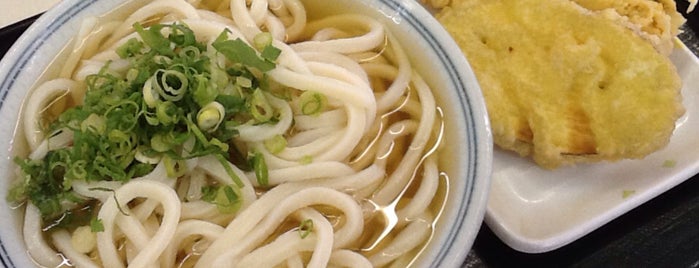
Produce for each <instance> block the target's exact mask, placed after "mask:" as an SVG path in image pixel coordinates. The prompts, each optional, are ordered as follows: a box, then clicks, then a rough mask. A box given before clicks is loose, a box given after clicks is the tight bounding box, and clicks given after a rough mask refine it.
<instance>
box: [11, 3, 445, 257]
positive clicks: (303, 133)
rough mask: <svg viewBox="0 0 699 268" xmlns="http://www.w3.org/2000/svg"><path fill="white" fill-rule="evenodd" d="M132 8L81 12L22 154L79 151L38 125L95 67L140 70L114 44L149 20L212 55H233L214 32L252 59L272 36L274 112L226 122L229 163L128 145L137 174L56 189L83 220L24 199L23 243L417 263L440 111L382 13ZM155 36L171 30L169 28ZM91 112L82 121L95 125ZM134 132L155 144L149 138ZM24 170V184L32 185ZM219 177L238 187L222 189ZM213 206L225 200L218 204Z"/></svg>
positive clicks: (38, 252) (434, 178)
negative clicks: (69, 220)
mask: <svg viewBox="0 0 699 268" xmlns="http://www.w3.org/2000/svg"><path fill="white" fill-rule="evenodd" d="M139 5H142V6H140V7H138V8H137V9H136V10H135V11H133V12H129V13H128V16H124V18H119V19H118V20H114V19H112V18H110V17H105V18H109V19H105V18H91V19H87V20H85V21H84V23H83V24H82V27H81V29H80V31H79V32H78V34H77V37H76V38H75V39H74V40H75V41H74V42H73V44H72V45H71V47H69V48H68V49H69V51H70V55H69V56H68V58H67V59H66V60H65V61H62V62H60V63H55V64H60V67H57V68H60V70H61V71H60V73H58V75H57V77H53V78H51V79H49V81H47V82H44V83H42V84H40V85H38V86H37V87H36V88H35V89H34V90H33V91H32V93H31V94H30V95H29V96H28V99H27V100H26V102H25V106H24V110H23V115H22V120H23V121H22V125H23V126H22V127H23V133H24V135H25V137H23V138H24V139H26V142H27V144H28V147H29V148H30V151H31V152H30V154H29V155H28V156H27V159H28V160H26V161H44V160H46V159H45V158H47V155H50V154H51V152H53V151H55V150H58V149H65V148H70V147H71V146H77V145H76V143H77V142H76V139H77V137H76V135H78V134H76V133H77V132H74V131H72V130H71V129H70V128H62V129H59V130H55V129H54V130H52V131H53V132H51V133H47V129H49V128H48V127H47V125H50V123H51V122H52V121H56V120H57V119H56V118H58V117H59V114H61V113H62V111H63V110H66V109H68V108H70V107H73V106H76V105H81V104H83V102H84V101H85V99H86V97H85V94H86V93H89V90H90V89H88V86H87V84H89V83H98V82H95V81H93V80H91V79H92V78H91V77H94V76H95V75H101V74H105V73H108V74H109V75H110V77H116V78H118V79H121V80H120V81H122V80H123V81H127V80H132V79H134V77H133V76H134V74H132V73H131V72H129V70H130V68H132V66H131V64H132V62H130V61H129V60H127V59H125V58H124V57H123V55H119V54H120V53H122V52H123V51H121V52H120V51H118V50H119V49H120V48H123V47H126V46H127V44H128V43H129V40H134V39H135V40H143V35H141V34H139V33H138V32H137V30H136V29H135V28H136V27H137V26H136V25H143V26H142V27H145V28H144V29H143V30H144V31H148V29H149V28H148V27H153V25H173V23H176V24H175V25H185V26H186V27H187V28H188V29H191V30H192V32H193V33H194V35H195V36H196V40H197V41H198V42H201V43H203V44H204V45H205V46H206V48H207V49H206V51H208V53H209V54H207V55H208V56H209V57H210V59H211V61H212V62H213V63H215V64H218V65H219V66H230V65H231V63H230V60H229V59H227V58H226V57H225V56H224V55H221V54H222V53H218V52H217V50H215V49H214V48H213V46H214V43H215V42H217V41H219V42H220V41H228V40H233V39H240V40H242V41H243V42H244V43H246V44H249V45H250V47H254V48H255V49H256V50H257V51H258V53H257V54H260V53H263V52H262V51H261V50H262V49H261V48H260V47H256V46H255V45H254V44H256V43H258V40H256V39H257V38H259V37H260V36H261V34H264V33H269V35H268V36H271V38H272V40H270V42H271V43H270V44H269V45H271V46H273V47H274V48H276V49H278V51H279V52H280V54H279V55H278V57H276V58H275V59H274V64H275V65H274V67H273V68H271V69H269V70H265V71H260V70H257V69H255V70H252V71H250V72H249V73H250V74H252V75H254V77H253V78H254V79H259V81H268V82H267V83H268V84H269V85H267V86H266V90H264V92H263V93H262V97H261V98H262V99H263V100H265V101H263V102H262V104H260V109H262V110H263V111H262V113H263V115H264V113H266V112H269V110H271V111H273V112H272V114H273V116H274V120H268V121H266V122H264V123H259V124H251V123H241V124H231V125H232V126H231V127H232V128H234V129H235V133H236V135H235V136H234V137H233V138H232V139H231V140H230V141H229V142H227V144H222V145H221V144H219V145H217V146H219V147H221V148H227V149H228V151H227V153H226V154H224V155H223V158H222V156H221V155H205V154H202V155H197V156H191V155H188V154H187V153H188V151H189V149H191V148H193V146H196V145H193V144H195V143H196V142H197V141H198V140H197V139H195V138H193V137H190V138H189V140H188V141H185V142H184V143H183V145H181V146H179V147H177V150H178V151H179V152H181V155H179V156H174V157H170V158H168V156H166V155H156V156H153V155H144V154H142V152H141V151H140V148H138V147H137V146H136V145H131V147H128V148H127V149H128V150H127V155H128V152H131V151H134V152H136V153H134V154H131V156H132V157H131V158H132V159H135V160H134V163H136V164H139V165H145V166H147V170H148V172H147V173H145V174H138V173H137V172H136V173H132V174H138V175H133V178H131V177H129V178H127V179H125V180H116V179H114V177H110V176H104V178H103V179H102V180H73V181H72V182H71V184H70V185H62V186H60V187H63V188H62V189H64V190H66V191H67V192H68V193H70V196H72V197H74V199H75V200H73V199H69V200H73V201H71V202H69V201H65V200H64V201H63V202H62V203H61V204H60V206H61V209H63V210H62V211H64V212H66V211H68V212H69V211H73V213H78V212H76V211H78V210H89V212H86V213H85V215H83V216H84V217H86V218H92V221H89V222H83V223H82V224H77V225H75V224H73V225H67V226H63V225H60V224H53V223H52V222H46V219H47V218H46V215H44V214H42V212H41V211H40V210H39V209H38V208H37V206H36V205H35V204H34V202H35V200H32V199H31V198H26V197H25V199H24V200H27V202H26V203H27V204H26V210H25V217H24V222H23V232H24V239H25V242H26V246H27V249H28V252H29V254H30V255H31V258H32V259H33V260H34V261H35V262H36V263H37V264H38V265H39V266H43V267H58V266H61V265H71V266H76V267H102V266H103V267H124V266H130V267H231V266H233V267H272V266H284V267H287V266H288V267H305V266H307V267H327V266H330V267H342V266H349V267H381V266H389V265H393V266H396V267H405V266H407V265H409V264H410V263H411V262H412V261H413V260H414V259H415V258H416V255H418V254H419V252H420V251H421V250H422V248H423V247H424V246H425V244H426V243H428V240H429V239H430V236H431V233H432V231H433V224H434V222H435V220H436V218H438V215H439V212H440V207H441V205H442V203H443V202H444V198H445V196H444V194H443V191H444V189H443V188H444V187H445V183H446V174H443V172H442V171H441V170H440V164H439V160H438V159H437V153H436V151H437V150H438V149H439V145H440V144H441V137H442V131H443V129H442V128H443V123H442V117H441V116H442V115H441V112H440V109H439V107H438V106H437V104H436V103H435V98H434V97H433V95H432V91H431V89H430V87H429V86H428V85H427V84H426V83H425V82H424V81H423V80H422V78H421V77H420V75H418V74H417V73H415V72H414V71H413V68H412V67H411V65H410V61H409V60H408V56H407V55H406V51H403V49H402V48H401V46H400V44H398V43H397V42H396V40H395V38H394V37H393V36H392V35H391V33H390V32H388V31H387V30H386V28H384V26H383V25H382V24H381V23H380V22H379V20H377V19H375V18H372V17H371V16H366V15H360V14H339V15H329V16H325V17H322V18H319V19H314V20H309V19H308V18H307V15H309V14H307V13H306V9H305V7H304V5H303V3H302V2H301V1H299V0H267V1H265V0H252V1H245V0H232V1H217V0H211V1H208V0H188V1H183V0H177V1H175V0H158V1H152V2H148V3H147V4H145V5H143V4H139ZM150 29H152V28H150ZM177 29H179V28H177ZM159 31H161V33H163V34H164V35H165V34H167V33H168V32H175V31H176V28H175V27H171V28H168V27H164V28H162V29H160V30H159ZM222 33H226V34H225V38H224V39H225V40H222V39H221V36H222ZM262 36H264V35H262ZM144 50H147V49H144V48H140V51H144ZM219 50H220V49H219ZM202 51H204V50H202ZM202 53H204V52H202ZM156 58H157V59H163V57H161V56H158V57H156ZM154 59H155V58H154ZM165 61H167V60H165ZM55 64H54V65H55ZM54 68H56V67H54ZM165 73H167V72H166V71H162V73H161V74H160V76H158V75H154V76H153V77H156V79H157V78H161V77H166V76H167V74H165ZM212 73H213V72H212ZM224 75H227V78H226V79H224V81H228V84H227V85H223V86H222V87H219V88H218V89H217V90H220V91H223V90H229V89H230V88H231V87H232V84H233V83H234V82H236V81H237V82H240V83H248V84H249V82H250V81H247V80H245V79H243V81H241V80H240V79H237V78H235V74H231V72H227V73H224ZM212 76H213V74H212ZM162 79H163V81H164V80H165V78H162ZM211 79H212V80H213V78H211ZM236 79H237V80H236ZM151 82H152V81H150V80H149V82H146V85H144V86H143V87H144V88H147V87H149V85H150V84H149V83H151ZM152 83H156V82H152ZM163 83H164V82H163ZM253 83H254V82H253ZM260 83H263V82H260ZM180 86H182V85H180ZM183 87H184V86H183ZM189 87H192V88H193V87H195V85H189ZM260 87H262V85H261V86H260ZM147 89H150V88H147ZM147 89H144V90H143V91H141V89H138V90H137V91H136V92H144V93H142V95H139V96H138V97H140V98H143V99H146V98H147V97H149V96H148V95H149V94H150V93H148V92H149V91H148V90H147ZM173 90H174V89H173ZM185 90H186V89H185ZM280 92H281V93H280ZM306 92H312V93H313V94H314V95H313V98H314V100H318V101H317V102H312V103H311V104H314V105H317V107H316V108H318V109H316V110H317V111H315V112H313V113H307V112H306V111H305V110H304V109H305V108H304V107H305V106H304V103H303V102H304V101H303V99H304V97H303V95H304V93H306ZM153 96H155V97H159V96H158V95H157V94H155V95H153ZM153 96H150V97H153ZM105 98H107V97H105ZM251 98H255V97H251ZM146 102H147V101H146ZM158 105H159V104H158ZM126 106H128V105H125V106H123V107H121V108H117V109H120V110H119V111H122V110H128V109H127V108H124V107H126ZM214 106H216V105H214ZM207 107H208V106H207ZM207 107H204V105H202V107H198V108H200V109H201V110H206V109H208V108H210V107H208V108H207ZM216 107H218V106H216ZM148 109H159V108H158V107H156V106H153V107H150V108H146V109H145V110H148ZM253 109H256V108H253ZM158 111H160V110H158ZM211 111H221V110H220V109H219V110H217V109H213V110H211ZM252 113H255V111H253V112H252ZM131 116H132V117H135V118H137V119H135V120H141V121H137V122H140V123H134V124H136V125H138V124H146V123H144V122H145V120H146V119H148V118H146V117H147V116H148V114H147V112H142V113H139V114H136V115H131ZM252 117H255V114H253V116H252ZM246 119H249V118H246ZM124 120H126V119H124ZM86 121H89V120H86ZM93 121H94V120H93ZM93 121H90V122H91V123H88V128H89V127H92V128H93V129H98V128H100V126H101V125H100V124H98V123H95V122H93ZM98 121H99V120H98ZM124 122H125V121H124ZM121 123H123V122H121ZM200 123H201V122H200ZM219 125H220V127H223V126H224V125H226V122H225V121H224V122H221V121H220V120H219V121H218V122H214V126H213V128H216V127H219ZM188 126H189V125H188ZM189 127H193V126H189ZM200 127H201V124H200ZM207 127H211V126H209V125H207ZM78 128H79V127H78ZM202 128H203V127H202ZM83 130H84V126H83ZM202 133H204V134H206V135H209V133H206V131H202ZM111 134H114V133H111ZM114 135H116V134H114ZM207 137H210V136H207ZM135 139H137V140H150V141H151V142H152V143H153V144H151V146H152V147H155V146H156V145H155V141H154V138H153V137H147V138H143V139H140V138H135ZM270 144H271V145H270ZM127 145H128V144H127ZM280 146H281V147H280ZM188 148H189V149H188ZM233 155H243V156H244V158H245V157H247V156H249V155H256V156H258V157H259V158H256V159H258V160H259V159H262V163H260V162H254V163H253V164H249V163H248V162H246V161H243V164H241V163H240V161H238V162H236V161H234V159H232V158H234V157H232V156H233ZM115 157H116V156H115ZM177 157H180V158H181V159H180V160H178V159H177ZM222 159H223V160H225V161H221V160H222ZM46 161H48V160H46ZM95 161H96V160H95ZM173 161H174V163H176V164H172V163H173ZM64 164H65V163H64ZM82 164H83V165H85V163H82ZM136 164H131V165H136ZM258 164H259V165H263V166H264V170H263V172H260V170H259V169H258V168H257V165H258ZM251 166H252V167H251ZM69 170H72V169H71V167H68V166H66V167H64V169H63V171H64V173H65V174H68V173H69ZM18 174H19V175H18V176H19V177H20V178H23V179H21V180H20V181H21V183H30V181H31V180H32V178H30V177H31V176H30V175H27V174H24V173H22V172H21V171H20V172H19V173H18ZM62 176H68V175H62ZM263 176H264V177H265V179H264V181H261V180H260V179H261V177H263ZM236 179H238V180H236ZM21 183H20V184H21ZM59 183H60V182H59ZM64 184H65V183H64ZM226 185H233V186H232V187H230V188H220V187H221V186H226ZM212 186H217V187H219V188H216V189H218V191H217V190H214V191H213V199H211V198H210V199H208V200H207V199H206V197H205V195H206V191H204V189H212V188H211V187H212ZM440 188H442V190H439V189H440ZM221 189H225V190H221ZM209 194H211V192H209ZM221 196H224V197H223V198H224V200H223V201H221V200H220V198H222V197H221ZM225 197H228V198H229V199H228V200H226V199H225ZM212 200H213V201H212ZM22 201H23V200H22ZM221 202H223V203H226V202H229V203H230V202H233V203H235V206H234V208H233V209H231V207H228V210H225V209H222V207H221ZM229 205H230V204H229ZM59 216H60V215H59ZM63 216H64V215H63ZM55 218H56V217H54V220H55ZM59 220H60V217H59ZM56 221H58V220H56ZM95 224H97V225H98V226H97V227H95V226H94V225H95ZM54 225H55V226H54Z"/></svg>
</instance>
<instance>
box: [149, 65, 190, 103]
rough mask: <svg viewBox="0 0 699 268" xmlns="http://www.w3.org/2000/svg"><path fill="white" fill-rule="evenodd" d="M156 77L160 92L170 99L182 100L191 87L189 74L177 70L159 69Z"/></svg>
mask: <svg viewBox="0 0 699 268" xmlns="http://www.w3.org/2000/svg"><path fill="white" fill-rule="evenodd" d="M155 77H156V79H158V80H157V82H158V83H157V86H156V89H157V90H158V94H160V96H161V97H163V98H164V99H166V100H169V101H179V100H181V99H182V98H183V97H184V94H185V93H186V92H187V88H188V87H189V80H188V79H187V76H185V75H184V74H183V73H181V72H178V71H175V70H158V71H157V72H156V73H155Z"/></svg>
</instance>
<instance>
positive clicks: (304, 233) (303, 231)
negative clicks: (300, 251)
mask: <svg viewBox="0 0 699 268" xmlns="http://www.w3.org/2000/svg"><path fill="white" fill-rule="evenodd" d="M298 230H299V235H300V236H301V239H304V238H306V237H308V235H310V234H311V233H312V232H313V221H312V220H311V219H305V220H303V221H302V222H301V224H299V229H298Z"/></svg>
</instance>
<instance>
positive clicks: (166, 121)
mask: <svg viewBox="0 0 699 268" xmlns="http://www.w3.org/2000/svg"><path fill="white" fill-rule="evenodd" d="M179 115H180V114H179V111H178V109H177V106H176V105H175V104H174V103H173V102H171V101H164V102H162V103H160V105H158V106H156V107H155V117H156V118H157V119H158V122H159V123H160V124H162V125H165V126H167V125H171V124H174V123H177V121H179Z"/></svg>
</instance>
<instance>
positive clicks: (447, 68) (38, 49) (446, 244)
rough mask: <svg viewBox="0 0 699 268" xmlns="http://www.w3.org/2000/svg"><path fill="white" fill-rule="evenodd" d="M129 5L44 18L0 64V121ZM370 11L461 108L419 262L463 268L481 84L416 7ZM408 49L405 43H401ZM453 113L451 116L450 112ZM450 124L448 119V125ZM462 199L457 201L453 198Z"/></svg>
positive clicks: (480, 137) (478, 161)
mask: <svg viewBox="0 0 699 268" xmlns="http://www.w3.org/2000/svg"><path fill="white" fill-rule="evenodd" d="M122 2H123V0H65V1H62V2H61V3H59V4H58V5H57V6H55V7H54V8H52V9H51V10H49V11H48V12H47V13H45V14H44V15H43V16H41V17H40V18H39V19H38V20H37V21H36V22H35V23H34V24H33V25H32V26H31V27H30V28H29V29H28V30H27V31H26V32H25V33H24V34H23V35H22V36H21V37H20V38H19V40H17V42H16V43H15V45H14V46H13V47H12V48H11V49H10V51H9V52H8V53H7V54H6V55H5V57H4V58H3V59H2V62H0V118H2V120H3V121H4V122H17V117H18V111H19V109H20V108H21V103H22V100H23V99H24V95H25V94H26V92H27V90H28V89H29V88H31V87H32V85H33V84H34V81H35V80H36V79H37V78H38V77H39V76H40V75H41V74H42V72H43V70H44V69H45V68H46V66H47V65H48V64H49V62H51V60H52V59H53V57H54V56H55V55H56V54H58V53H59V51H60V50H61V49H62V47H63V46H64V45H65V44H66V43H67V42H68V41H69V40H70V38H71V37H72V36H73V35H74V33H75V32H77V29H79V25H80V24H79V21H80V20H81V18H84V17H87V16H90V15H94V14H104V13H106V12H107V11H109V10H111V9H113V8H115V7H117V6H119V5H120V4H121V3H122ZM360 2H361V3H362V5H363V6H364V7H365V8H372V9H377V10H378V11H379V12H380V13H382V14H383V15H384V18H383V20H384V22H385V23H386V24H387V27H388V28H389V29H391V30H392V31H393V32H394V33H395V34H396V35H397V38H398V39H399V40H400V41H404V40H407V38H410V36H413V35H419V36H420V37H421V39H422V40H423V41H421V42H410V44H408V45H407V47H406V51H408V52H410V51H414V49H423V50H427V52H426V53H427V54H428V55H430V58H431V60H430V61H428V62H421V63H420V64H419V65H418V64H414V65H415V66H414V67H415V68H416V69H418V70H419V71H421V73H430V74H436V75H433V76H432V77H425V80H426V81H427V82H428V83H429V84H431V85H433V87H434V85H435V84H437V87H442V88H444V90H442V92H441V93H440V94H441V95H442V96H441V99H442V100H441V101H447V102H451V103H455V104H457V105H450V106H454V107H451V108H448V110H447V111H445V114H447V115H450V114H454V115H456V116H453V117H455V118H457V119H458V120H451V122H450V123H451V124H452V125H451V126H450V127H451V128H453V129H455V130H454V131H453V135H456V136H462V137H465V140H466V141H467V142H465V143H460V144H450V145H448V146H447V147H451V149H450V150H454V151H456V152H460V153H464V154H465V155H461V156H460V157H461V158H462V159H460V160H463V161H460V162H459V163H457V166H458V167H456V169H457V172H456V173H455V174H453V175H452V181H451V182H450V193H448V197H449V198H448V202H447V205H446V209H445V211H444V212H443V215H441V218H440V220H439V222H438V225H439V226H438V227H437V228H436V229H437V230H439V231H438V232H436V233H435V234H434V237H433V239H432V241H431V242H430V243H431V244H433V245H441V246H430V247H429V249H428V250H426V252H423V253H422V254H421V256H420V257H419V259H418V265H417V266H418V267H460V266H461V265H462V262H463V260H464V259H465V257H466V255H467V254H468V251H469V249H470V248H471V245H472V244H473V240H474V239H475V237H476V234H477V233H478V229H479V228H480V225H481V222H482V220H483V216H484V213H485V207H486V202H487V196H488V189H489V187H490V174H491V163H492V140H491V134H490V128H489V123H488V118H487V113H486V109H485V103H484V101H483V97H482V95H481V92H480V88H479V86H478V84H477V82H476V78H475V76H474V74H473V72H472V70H471V68H470V66H469V65H468V63H467V61H466V59H465V58H464V56H463V54H461V51H460V49H459V48H458V46H457V45H456V44H455V42H454V41H453V40H452V39H451V37H450V36H449V34H448V33H447V32H446V31H445V30H444V29H443V28H442V27H441V26H440V25H439V23H438V22H437V21H436V20H435V19H434V18H433V17H432V15H431V14H430V13H429V12H428V11H427V10H425V9H424V8H423V7H422V6H420V5H419V4H418V3H417V2H415V1H405V0H378V1H371V0H361V1H360ZM402 43H405V42H402ZM449 109H450V110H449ZM447 120H449V118H447ZM14 129H15V124H14V123H11V124H8V123H6V124H3V125H2V126H0V142H2V143H3V144H8V145H9V147H10V149H8V148H5V150H2V151H1V152H0V170H2V172H4V175H3V176H4V177H5V178H4V179H3V180H1V181H0V188H1V189H3V190H0V199H1V200H0V224H2V226H3V227H4V228H0V263H2V265H3V266H5V267H28V266H32V262H31V260H30V259H29V258H28V256H27V254H26V253H25V249H24V246H23V243H22V241H23V240H22V238H21V228H20V227H19V226H20V225H19V224H18V223H17V221H18V219H16V218H17V217H15V216H14V214H15V212H13V211H12V209H11V208H10V207H9V205H8V204H7V202H6V195H7V190H6V189H8V184H9V178H8V177H9V176H10V174H12V171H11V170H10V168H11V162H12V158H13V156H12V155H11V146H12V142H13V136H14ZM453 191H455V192H457V193H459V195H454V194H451V192H453Z"/></svg>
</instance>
